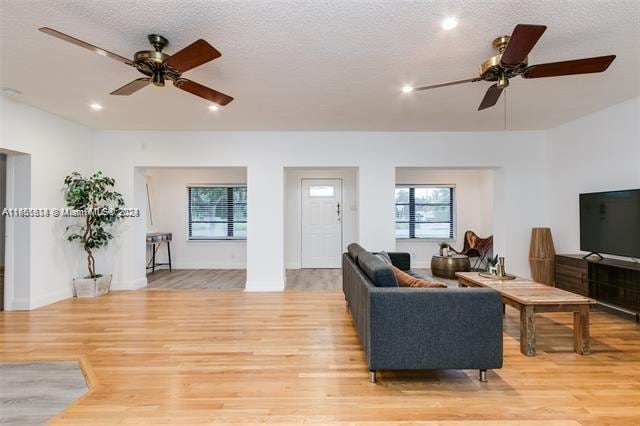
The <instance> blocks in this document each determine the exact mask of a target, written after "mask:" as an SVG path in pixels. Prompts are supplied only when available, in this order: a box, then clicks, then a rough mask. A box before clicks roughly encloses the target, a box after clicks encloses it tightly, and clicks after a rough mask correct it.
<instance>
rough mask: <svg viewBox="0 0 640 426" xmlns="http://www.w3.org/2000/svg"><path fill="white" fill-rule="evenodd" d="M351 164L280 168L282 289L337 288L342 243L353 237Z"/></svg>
mask: <svg viewBox="0 0 640 426" xmlns="http://www.w3.org/2000/svg"><path fill="white" fill-rule="evenodd" d="M357 179H358V169H357V168H356V167H333V168H330V167H288V168H285V226H284V229H285V259H286V266H287V285H286V289H315V288H318V289H325V288H341V285H342V278H341V274H340V267H341V262H342V253H343V252H344V251H346V247H347V246H348V245H349V244H350V243H352V242H356V241H358V204H357V203H358V201H357V200H358V195H357Z"/></svg>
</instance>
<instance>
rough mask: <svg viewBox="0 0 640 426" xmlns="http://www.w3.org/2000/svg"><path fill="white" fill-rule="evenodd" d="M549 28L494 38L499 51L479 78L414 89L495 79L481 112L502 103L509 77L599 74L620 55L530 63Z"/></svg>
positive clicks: (530, 28)
mask: <svg viewBox="0 0 640 426" xmlns="http://www.w3.org/2000/svg"><path fill="white" fill-rule="evenodd" d="M546 29H547V27H546V26H544V25H528V24H518V25H516V27H515V28H514V29H513V32H512V33H511V35H510V36H508V35H504V36H501V37H498V38H496V39H495V40H493V43H492V45H493V47H494V48H495V49H496V50H497V51H498V54H497V55H495V56H492V57H491V58H489V59H487V60H486V61H484V62H483V63H482V64H481V65H480V74H479V77H476V78H469V79H466V80H457V81H452V82H449V83H441V84H434V85H431V86H423V87H417V88H415V89H414V91H422V90H430V89H436V88H439V87H445V86H452V85H456V84H462V83H473V82H476V81H481V80H483V81H491V82H495V84H493V85H491V86H490V87H489V89H487V92H486V93H485V95H484V98H483V99H482V101H481V102H480V106H479V107H478V111H480V110H483V109H486V108H490V107H492V106H494V105H495V104H496V103H497V102H498V99H500V95H501V94H502V91H503V90H504V89H506V88H507V87H509V79H511V78H514V77H517V76H520V77H522V78H526V79H529V78H542V77H560V76H565V75H576V74H590V73H599V72H603V71H605V70H606V69H607V68H608V67H609V65H611V63H612V62H613V60H614V59H615V58H616V56H615V55H607V56H598V57H594V58H585V59H575V60H571V61H561V62H553V63H547V64H536V65H529V59H528V55H529V52H531V50H532V49H533V47H534V46H535V45H536V43H537V42H538V40H539V39H540V37H542V34H543V33H544V32H545V30H546Z"/></svg>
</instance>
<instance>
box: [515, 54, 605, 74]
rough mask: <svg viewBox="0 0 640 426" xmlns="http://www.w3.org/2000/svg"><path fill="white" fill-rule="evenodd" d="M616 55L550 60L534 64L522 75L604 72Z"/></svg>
mask: <svg viewBox="0 0 640 426" xmlns="http://www.w3.org/2000/svg"><path fill="white" fill-rule="evenodd" d="M615 58H616V55H608V56H598V57H595V58H585V59H574V60H572V61H562V62H550V63H548V64H539V65H532V66H530V67H529V68H527V69H526V70H525V71H524V73H523V74H522V77H524V78H541V77H559V76H563V75H575V74H591V73H596V72H603V71H605V70H606V69H607V68H609V65H611V62H613V60H614V59H615Z"/></svg>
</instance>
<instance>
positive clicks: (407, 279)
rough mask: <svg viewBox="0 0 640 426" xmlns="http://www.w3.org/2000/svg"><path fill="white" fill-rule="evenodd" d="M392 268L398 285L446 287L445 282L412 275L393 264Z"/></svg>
mask: <svg viewBox="0 0 640 426" xmlns="http://www.w3.org/2000/svg"><path fill="white" fill-rule="evenodd" d="M392 270H393V274H394V275H395V277H396V280H397V281H398V287H423V288H447V286H446V284H443V283H440V282H437V281H427V280H424V279H421V278H416V277H413V276H411V275H409V274H407V273H406V272H404V271H403V270H401V269H398V268H396V267H395V266H392Z"/></svg>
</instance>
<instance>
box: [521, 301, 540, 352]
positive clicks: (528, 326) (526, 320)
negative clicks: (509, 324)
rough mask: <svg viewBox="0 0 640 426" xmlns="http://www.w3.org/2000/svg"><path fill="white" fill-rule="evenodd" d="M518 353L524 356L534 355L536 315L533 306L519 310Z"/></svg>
mask: <svg viewBox="0 0 640 426" xmlns="http://www.w3.org/2000/svg"><path fill="white" fill-rule="evenodd" d="M520 352H522V354H523V355H526V356H535V355H536V315H535V310H534V307H533V306H522V307H521V308H520Z"/></svg>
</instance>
